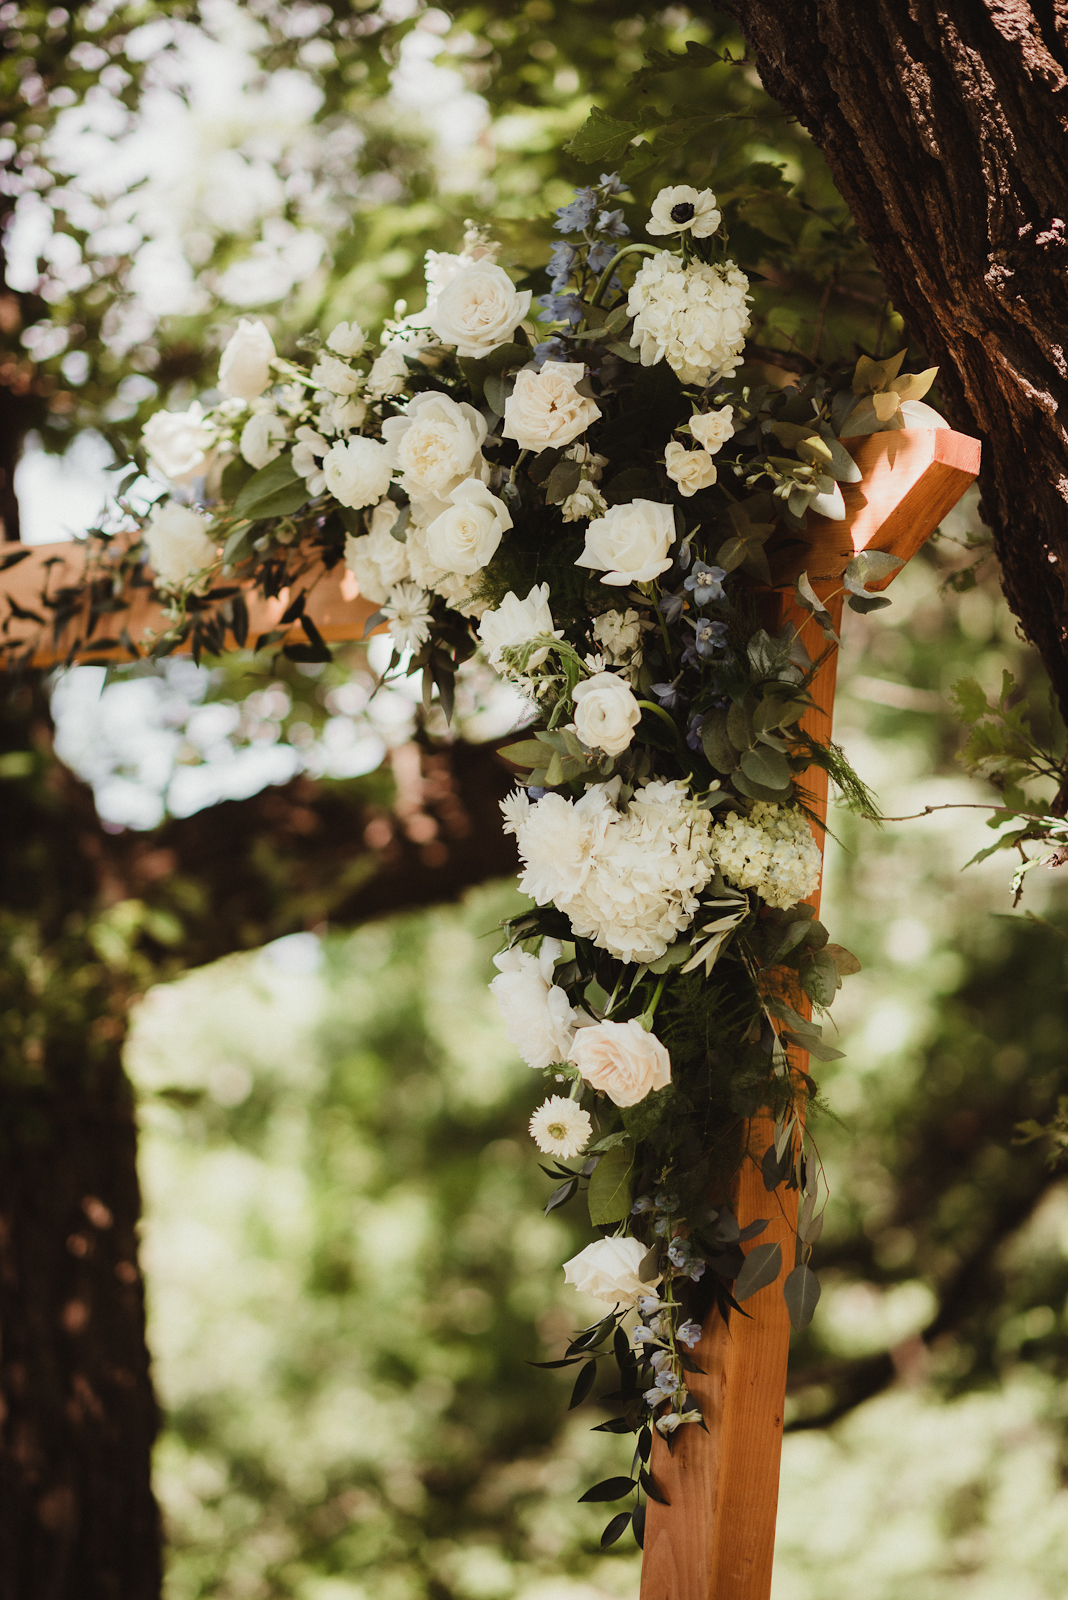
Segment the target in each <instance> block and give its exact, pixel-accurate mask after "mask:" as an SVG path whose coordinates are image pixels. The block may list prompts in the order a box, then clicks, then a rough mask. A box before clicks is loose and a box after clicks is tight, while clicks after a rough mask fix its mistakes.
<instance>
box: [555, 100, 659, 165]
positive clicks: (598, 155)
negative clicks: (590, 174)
mask: <svg viewBox="0 0 1068 1600" xmlns="http://www.w3.org/2000/svg"><path fill="white" fill-rule="evenodd" d="M640 132H641V127H640V125H639V124H638V123H636V122H620V120H619V118H618V117H610V116H609V115H608V113H607V112H606V111H602V110H601V108H600V106H594V107H593V108H592V110H591V111H590V114H589V116H588V117H587V118H586V121H585V122H584V123H583V124H582V127H581V128H579V130H578V132H577V133H575V134H573V135H572V138H571V141H570V143H569V144H565V146H564V150H565V151H566V153H567V154H568V155H570V156H574V157H575V160H576V161H589V162H591V163H593V162H606V163H607V164H608V165H609V166H615V165H616V164H617V163H618V162H619V161H621V160H622V158H623V154H624V152H625V151H626V150H627V148H628V147H629V145H630V141H631V140H632V139H633V138H634V137H635V136H636V135H637V134H638V133H640Z"/></svg>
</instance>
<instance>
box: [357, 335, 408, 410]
mask: <svg viewBox="0 0 1068 1600" xmlns="http://www.w3.org/2000/svg"><path fill="white" fill-rule="evenodd" d="M407 381H408V363H407V362H406V361H405V359H404V354H403V351H402V350H401V349H400V346H399V345H395V344H389V345H387V346H386V348H385V349H384V350H383V351H382V354H381V355H380V356H379V357H378V359H377V360H376V361H374V362H373V363H372V365H371V370H370V372H369V373H368V374H367V393H368V394H369V395H370V396H371V397H372V399H375V400H381V399H382V398H383V397H384V396H385V395H389V394H400V392H401V390H402V389H403V388H404V385H405V384H406V383H407Z"/></svg>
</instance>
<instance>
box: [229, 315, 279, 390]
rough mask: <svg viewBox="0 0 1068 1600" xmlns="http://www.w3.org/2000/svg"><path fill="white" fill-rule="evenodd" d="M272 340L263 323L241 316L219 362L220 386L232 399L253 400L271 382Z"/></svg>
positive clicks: (273, 352) (273, 353)
mask: <svg viewBox="0 0 1068 1600" xmlns="http://www.w3.org/2000/svg"><path fill="white" fill-rule="evenodd" d="M274 355H275V351H274V340H273V339H272V338H271V336H270V334H269V333H268V332H267V325H266V323H263V322H250V321H249V319H248V318H247V317H242V318H241V320H240V322H239V323H238V325H237V327H236V328H235V329H234V331H233V333H232V334H231V335H230V338H229V341H228V342H227V345H226V348H225V349H224V351H223V353H222V357H221V359H220V361H219V388H220V389H221V390H222V392H223V394H224V395H226V396H227V397H228V398H229V399H232V400H255V399H256V398H257V397H258V396H259V395H261V394H262V393H263V391H264V389H266V388H267V386H268V384H269V383H270V381H271V362H272V361H273V360H274Z"/></svg>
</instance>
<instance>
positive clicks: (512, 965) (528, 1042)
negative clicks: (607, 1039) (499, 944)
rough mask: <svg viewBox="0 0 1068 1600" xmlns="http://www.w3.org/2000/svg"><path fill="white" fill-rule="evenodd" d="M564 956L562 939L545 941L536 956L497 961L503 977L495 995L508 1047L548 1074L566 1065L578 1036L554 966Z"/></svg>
mask: <svg viewBox="0 0 1068 1600" xmlns="http://www.w3.org/2000/svg"><path fill="white" fill-rule="evenodd" d="M560 951H561V945H560V941H559V940H558V939H543V940H542V942H541V949H540V951H539V952H538V954H537V955H536V956H532V955H528V954H527V953H526V952H525V951H524V950H505V951H503V952H502V953H501V954H500V955H499V956H494V958H493V965H494V966H495V967H496V968H497V977H495V978H494V980H493V982H492V983H491V984H490V993H491V994H492V995H493V998H494V1000H496V1002H497V1010H498V1011H499V1012H500V1014H501V1017H502V1019H503V1021H504V1031H505V1033H506V1034H507V1035H508V1042H509V1043H510V1044H513V1045H515V1048H516V1049H517V1050H518V1051H519V1054H520V1055H521V1056H522V1057H523V1060H524V1061H525V1062H526V1064H527V1066H528V1067H535V1068H537V1069H538V1070H539V1071H543V1070H544V1069H545V1068H546V1067H550V1066H552V1064H553V1062H554V1061H566V1060H567V1056H568V1051H569V1050H570V1049H571V1040H572V1037H573V1035H574V1031H575V1013H574V1011H573V1009H572V1007H571V1002H570V1001H569V1000H568V998H567V995H566V994H565V993H564V991H563V989H560V988H558V987H557V986H556V985H555V984H554V983H553V964H554V962H555V961H556V959H557V957H558V956H559V954H560Z"/></svg>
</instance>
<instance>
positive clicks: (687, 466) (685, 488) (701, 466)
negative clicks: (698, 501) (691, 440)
mask: <svg viewBox="0 0 1068 1600" xmlns="http://www.w3.org/2000/svg"><path fill="white" fill-rule="evenodd" d="M664 467H665V469H666V471H667V475H668V477H669V478H670V479H671V481H672V483H677V484H678V486H679V493H680V494H682V495H685V496H686V497H687V498H689V496H690V495H692V494H696V493H697V492H698V490H699V489H711V487H712V485H713V484H714V483H715V481H716V463H715V462H714V461H713V460H712V457H711V456H710V455H709V453H708V451H707V450H687V448H686V446H685V445H682V444H679V442H678V440H677V439H672V440H671V442H670V443H669V444H668V445H667V446H666V447H665V449H664Z"/></svg>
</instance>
